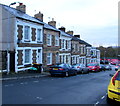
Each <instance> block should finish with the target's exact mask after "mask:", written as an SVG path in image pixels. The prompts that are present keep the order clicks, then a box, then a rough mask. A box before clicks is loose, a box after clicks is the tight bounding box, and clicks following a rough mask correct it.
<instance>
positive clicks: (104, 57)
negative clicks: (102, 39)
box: [104, 51, 106, 64]
mask: <svg viewBox="0 0 120 106" xmlns="http://www.w3.org/2000/svg"><path fill="white" fill-rule="evenodd" d="M105 53H106V51H104V64H105Z"/></svg>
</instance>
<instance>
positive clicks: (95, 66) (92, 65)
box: [87, 63, 100, 72]
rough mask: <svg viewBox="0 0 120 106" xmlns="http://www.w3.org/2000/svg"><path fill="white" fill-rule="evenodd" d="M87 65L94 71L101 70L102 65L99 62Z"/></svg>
mask: <svg viewBox="0 0 120 106" xmlns="http://www.w3.org/2000/svg"><path fill="white" fill-rule="evenodd" d="M87 67H88V68H89V70H90V71H92V72H98V71H100V66H99V64H98V63H89V64H87Z"/></svg>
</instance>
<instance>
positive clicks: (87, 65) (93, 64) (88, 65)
mask: <svg viewBox="0 0 120 106" xmlns="http://www.w3.org/2000/svg"><path fill="white" fill-rule="evenodd" d="M95 65H96V64H88V65H87V66H95Z"/></svg>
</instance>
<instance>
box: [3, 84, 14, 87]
mask: <svg viewBox="0 0 120 106" xmlns="http://www.w3.org/2000/svg"><path fill="white" fill-rule="evenodd" d="M13 85H14V84H9V85H4V86H5V87H8V86H13Z"/></svg>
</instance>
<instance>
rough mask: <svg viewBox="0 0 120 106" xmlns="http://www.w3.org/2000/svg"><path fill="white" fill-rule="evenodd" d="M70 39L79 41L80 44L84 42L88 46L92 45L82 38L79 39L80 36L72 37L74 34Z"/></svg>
mask: <svg viewBox="0 0 120 106" xmlns="http://www.w3.org/2000/svg"><path fill="white" fill-rule="evenodd" d="M72 40H74V41H79V43H80V44H85V45H86V46H89V47H91V46H92V45H90V44H89V43H87V42H85V41H84V40H81V39H80V38H77V37H74V36H73V37H72Z"/></svg>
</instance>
